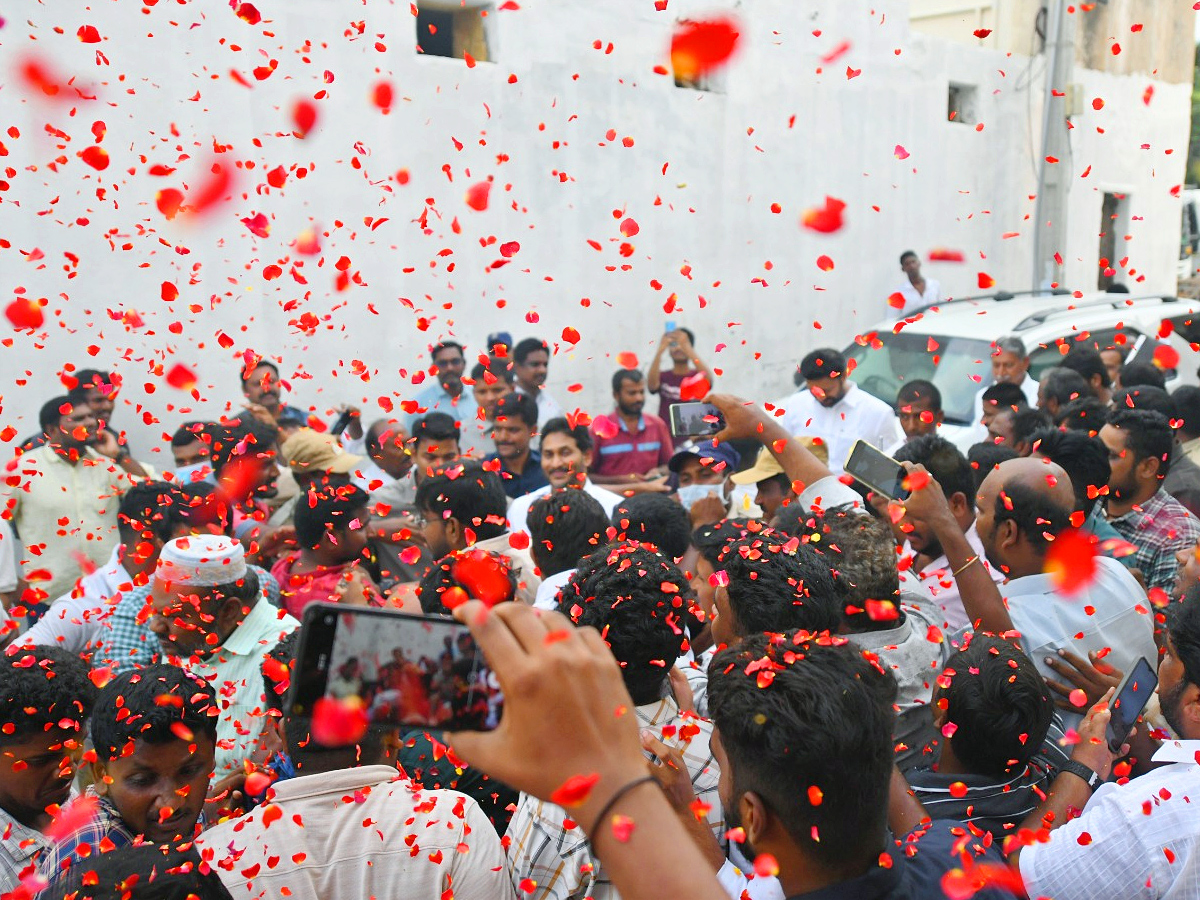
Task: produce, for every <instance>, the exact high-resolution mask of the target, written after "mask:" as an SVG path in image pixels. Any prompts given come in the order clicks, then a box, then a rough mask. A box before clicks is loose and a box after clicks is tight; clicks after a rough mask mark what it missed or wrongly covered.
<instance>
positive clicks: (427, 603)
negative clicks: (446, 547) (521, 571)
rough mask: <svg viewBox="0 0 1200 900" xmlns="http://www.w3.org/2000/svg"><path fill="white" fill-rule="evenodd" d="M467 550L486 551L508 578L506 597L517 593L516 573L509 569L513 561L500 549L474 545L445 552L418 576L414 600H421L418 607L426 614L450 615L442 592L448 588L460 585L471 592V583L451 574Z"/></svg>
mask: <svg viewBox="0 0 1200 900" xmlns="http://www.w3.org/2000/svg"><path fill="white" fill-rule="evenodd" d="M466 554H485V555H486V556H487V557H488V558H490V559H491V560H493V561H494V562H495V563H496V568H497V570H498V571H500V572H502V573H504V575H505V576H507V578H508V585H509V591H508V597H509V599H512V598H513V597H515V596H516V593H517V576H516V574H515V573H514V572H513V570H512V561H511V560H510V559H509V558H508V557H507V556H503V555H501V554H499V553H492V552H490V551H487V550H480V549H479V548H478V547H474V548H472V549H470V550H464V551H456V552H453V553H447V554H446V555H445V556H443V557H442V558H441V559H439V560H438V561H437V562H435V563H434V564H433V565H432V566H430V567H429V571H428V572H426V573H425V574H424V575H422V576H421V580H420V582H418V584H417V600H418V601H419V602H420V604H421V611H422V612H423V613H425V614H426V615H429V616H448V615H450V613H451V608H450V607H449V606H447V605H446V603H445V601H444V600H443V596H444V595H445V593H446V591H448V590H450V589H451V588H460V589H461V590H462V591H463V592H464V593H465V595H466V596H468V597H469V596H471V588H470V586H469V585H467V584H464V583H463V582H461V581H459V580H458V579H456V578H455V577H454V566H455V563H457V562H458V561H459V560H460V559H462V558H463V556H464V555H466Z"/></svg>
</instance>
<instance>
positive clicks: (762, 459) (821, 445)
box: [729, 434, 829, 484]
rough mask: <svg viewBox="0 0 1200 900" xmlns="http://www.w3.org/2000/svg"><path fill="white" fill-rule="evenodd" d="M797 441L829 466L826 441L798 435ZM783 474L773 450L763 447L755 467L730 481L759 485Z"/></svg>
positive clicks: (739, 473)
mask: <svg viewBox="0 0 1200 900" xmlns="http://www.w3.org/2000/svg"><path fill="white" fill-rule="evenodd" d="M796 440H798V441H800V443H802V444H803V445H804V446H805V447H807V448H808V452H809V453H811V454H812V455H813V456H815V457H816V458H817V459H819V460H820V461H821V462H823V463H825V464H826V465H829V451H828V450H827V449H826V448H825V442H824V441H821V440H819V439H818V438H814V437H812V436H811V435H807V434H805V435H797V436H796ZM782 474H783V466H781V465H779V460H777V459H776V458H775V456H774V455H773V454H772V453H771V448H770V447H763V448H762V449H761V450H759V451H758V458H757V459H755V460H754V465H752V466H751V467H750V468H749V469H744V470H743V471H741V472H737V473H735V474H734V475H732V476H731V477H730V479H729V480H730V481H732V482H733V483H734V484H758V483H759V482H760V481H766V480H767V479H768V478H774V477H775V476H776V475H782Z"/></svg>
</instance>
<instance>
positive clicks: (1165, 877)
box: [1020, 741, 1200, 900]
mask: <svg viewBox="0 0 1200 900" xmlns="http://www.w3.org/2000/svg"><path fill="white" fill-rule="evenodd" d="M1198 750H1200V741H1176V742H1173V743H1171V744H1165V745H1164V746H1163V747H1162V748H1161V749H1160V750H1159V752H1158V753H1156V754H1155V755H1154V759H1155V760H1156V761H1157V760H1162V759H1174V760H1180V761H1177V762H1175V763H1174V764H1173V765H1169V766H1164V767H1162V768H1159V769H1154V770H1153V771H1151V772H1149V773H1147V774H1145V775H1143V776H1141V777H1140V778H1135V779H1133V780H1132V781H1129V782H1128V783H1126V784H1123V785H1118V784H1114V783H1111V782H1110V783H1108V784H1103V785H1101V786H1100V789H1099V790H1097V791H1096V793H1095V794H1094V795H1093V796H1092V798H1091V800H1089V801H1088V804H1087V806H1086V807H1084V810H1083V815H1082V816H1080V817H1079V818H1077V819H1072V820H1071V821H1070V822H1067V823H1066V824H1064V825H1063V826H1062V827H1060V828H1057V829H1055V830H1054V831H1052V832H1050V840H1049V842H1048V843H1045V844H1031V845H1030V846H1028V847H1026V848H1025V849H1024V850H1022V851H1021V862H1020V865H1021V877H1022V878H1024V879H1025V887H1026V889H1027V890H1028V891H1029V896H1031V897H1054V898H1055V900H1108V898H1111V900H1140V898H1147V900H1149V898H1155V900H1159V898H1161V900H1195V898H1196V897H1200V814H1198V810H1197V803H1198V802H1200V765H1197V764H1196V759H1195V754H1196V752H1197V751H1198ZM1085 832H1086V834H1087V835H1088V837H1087V838H1085V837H1083V835H1084V833H1085Z"/></svg>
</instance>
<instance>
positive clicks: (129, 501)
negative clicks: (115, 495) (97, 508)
mask: <svg viewBox="0 0 1200 900" xmlns="http://www.w3.org/2000/svg"><path fill="white" fill-rule="evenodd" d="M187 502H188V501H187V498H186V497H184V495H183V492H182V491H181V490H180V489H179V487H178V486H177V485H173V484H168V483H167V482H165V481H139V482H138V483H136V484H134V485H132V486H131V487H130V488H129V490H127V491H126V492H125V494H124V496H122V497H121V505H120V507H119V508H118V509H117V527H118V529H119V530H120V534H121V543H123V544H126V545H128V544H130V543H134V542H136V541H138V540H139V539H140V538H143V537H145V536H147V535H148V536H149V537H152V538H156V539H158V540H159V541H162V542H163V543H166V542H167V541H169V540H170V539H171V538H172V537H173V536H174V531H175V528H176V526H177V525H178V523H179V522H180V521H181V519H180V516H181V513H180V512H179V511H178V510H179V507H181V506H186V505H187Z"/></svg>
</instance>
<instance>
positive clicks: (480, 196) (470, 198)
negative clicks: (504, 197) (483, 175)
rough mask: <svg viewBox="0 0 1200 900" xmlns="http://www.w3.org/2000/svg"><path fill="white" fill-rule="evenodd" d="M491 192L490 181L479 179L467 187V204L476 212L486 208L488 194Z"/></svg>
mask: <svg viewBox="0 0 1200 900" xmlns="http://www.w3.org/2000/svg"><path fill="white" fill-rule="evenodd" d="M491 192H492V183H491V182H490V181H481V182H479V183H478V184H473V185H471V186H470V187H469V188H467V196H466V201H467V206H469V207H471V209H473V210H475V211H476V212H483V211H484V210H485V209H487V208H488V195H489V194H491Z"/></svg>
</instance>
